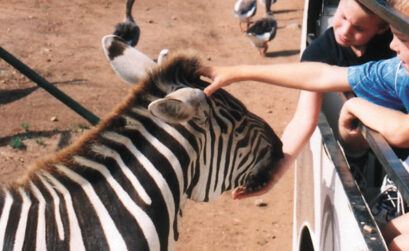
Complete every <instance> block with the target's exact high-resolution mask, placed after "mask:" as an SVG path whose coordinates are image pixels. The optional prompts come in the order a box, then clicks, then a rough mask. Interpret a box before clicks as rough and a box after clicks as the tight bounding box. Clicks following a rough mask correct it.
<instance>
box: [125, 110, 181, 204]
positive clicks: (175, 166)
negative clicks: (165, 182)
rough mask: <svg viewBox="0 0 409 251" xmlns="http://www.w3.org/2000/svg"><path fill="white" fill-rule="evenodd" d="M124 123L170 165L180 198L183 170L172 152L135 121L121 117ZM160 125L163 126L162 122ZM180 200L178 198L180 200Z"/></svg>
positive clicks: (127, 117)
mask: <svg viewBox="0 0 409 251" xmlns="http://www.w3.org/2000/svg"><path fill="white" fill-rule="evenodd" d="M123 117H124V118H125V119H126V121H127V126H126V127H128V128H134V129H136V128H137V129H138V130H139V132H140V133H141V134H142V135H143V136H144V137H145V138H146V140H147V141H149V142H150V143H151V144H152V145H153V146H154V147H155V148H156V150H158V151H159V152H160V153H162V155H163V156H165V158H166V159H167V160H168V161H169V163H170V164H171V166H172V168H173V171H174V172H175V173H176V177H177V179H178V182H179V191H180V192H179V193H180V197H181V196H182V192H183V170H182V167H181V165H180V162H179V159H178V158H177V157H176V156H175V155H174V154H173V152H172V151H171V150H170V149H169V148H168V147H167V146H166V145H165V144H163V143H162V142H160V141H159V140H158V139H157V138H156V137H155V136H153V135H152V134H150V133H149V132H148V131H147V130H146V129H145V127H144V126H143V125H142V124H141V123H140V122H139V121H137V120H135V119H133V118H131V117H129V116H123ZM162 124H164V123H163V122H162ZM180 199H181V198H179V200H180Z"/></svg>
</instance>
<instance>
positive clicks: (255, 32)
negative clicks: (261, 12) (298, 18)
mask: <svg viewBox="0 0 409 251" xmlns="http://www.w3.org/2000/svg"><path fill="white" fill-rule="evenodd" d="M276 33H277V21H276V20H275V19H274V16H273V15H268V14H266V16H265V17H263V18H261V19H259V20H257V21H256V22H255V23H254V24H252V25H251V26H250V27H249V28H248V30H247V31H246V35H247V37H248V38H250V41H251V43H252V44H253V46H254V47H256V48H257V49H258V50H259V53H260V55H261V56H265V54H266V52H267V50H268V42H269V41H271V40H273V39H274V37H275V35H276Z"/></svg>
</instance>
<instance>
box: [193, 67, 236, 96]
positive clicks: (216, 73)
mask: <svg viewBox="0 0 409 251" xmlns="http://www.w3.org/2000/svg"><path fill="white" fill-rule="evenodd" d="M198 73H199V74H200V75H202V76H204V77H208V78H210V79H211V80H212V81H213V82H212V83H211V84H210V85H209V86H208V87H206V88H205V89H204V90H203V92H204V93H205V94H206V96H210V95H212V94H213V92H215V91H216V90H217V89H219V88H221V87H223V86H226V85H229V84H231V83H232V82H234V81H236V80H235V76H236V75H237V73H236V70H235V67H214V66H208V67H203V68H201V69H200V70H199V72H198Z"/></svg>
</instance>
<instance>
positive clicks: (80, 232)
mask: <svg viewBox="0 0 409 251" xmlns="http://www.w3.org/2000/svg"><path fill="white" fill-rule="evenodd" d="M201 67H202V66H201V63H200V60H199V58H198V57H197V56H195V55H190V54H183V53H180V54H178V53H176V54H174V55H172V56H170V57H169V58H168V59H167V60H166V61H165V62H164V63H162V64H160V65H157V66H155V67H154V68H152V69H151V70H150V71H149V74H148V75H147V77H146V78H144V79H143V80H141V81H140V82H139V83H138V84H137V85H135V86H134V87H133V88H132V90H131V91H130V94H129V95H128V96H127V97H126V98H125V100H124V101H123V102H122V103H121V104H119V105H118V106H117V107H115V108H114V109H113V111H112V112H110V113H109V114H108V115H107V116H105V118H104V119H102V120H101V122H100V123H99V124H98V125H97V126H96V127H94V128H92V129H90V131H88V132H87V133H86V134H84V135H83V136H82V137H81V138H80V139H79V140H78V141H76V142H75V143H74V144H72V145H71V146H68V147H67V148H65V149H63V150H61V151H60V152H58V153H55V154H53V155H50V156H48V157H43V158H41V159H39V160H37V161H36V162H35V163H34V164H33V165H31V166H30V168H29V169H28V170H27V171H26V173H25V174H24V175H23V176H22V177H21V178H19V179H18V180H17V181H14V182H12V183H10V184H3V185H2V186H1V189H0V190H1V191H0V212H1V214H0V247H2V248H3V250H75V251H81V250H121V251H123V250H173V249H174V246H175V242H176V241H177V239H178V225H180V220H181V216H182V208H183V205H184V203H185V201H186V199H192V200H194V201H211V200H213V199H215V198H216V197H217V196H219V195H220V194H221V193H223V192H224V191H227V190H230V189H233V188H237V187H239V188H240V189H244V190H245V191H252V190H253V191H256V190H258V189H261V188H262V187H263V186H264V185H265V184H266V183H267V182H268V181H269V177H271V175H272V174H273V173H274V172H275V170H276V169H275V167H276V164H277V162H278V161H279V160H280V159H281V158H282V157H283V152H282V143H281V141H280V139H279V138H278V137H277V135H276V134H275V133H274V131H273V129H272V128H271V127H270V126H269V125H268V124H267V123H266V122H265V121H263V120H262V119H261V118H259V117H258V116H256V115H255V114H253V113H251V112H249V111H248V110H246V108H245V106H244V105H243V104H242V103H241V102H240V101H239V100H237V99H235V98H234V97H233V96H231V95H230V94H228V93H227V92H226V91H224V90H218V91H217V92H216V93H214V94H213V95H212V96H211V97H206V96H205V95H204V93H203V91H202V90H203V88H204V87H205V86H207V85H208V84H207V83H206V82H205V81H203V80H202V79H201V78H200V77H199V76H198V74H197V72H198V70H199V69H200V68H201Z"/></svg>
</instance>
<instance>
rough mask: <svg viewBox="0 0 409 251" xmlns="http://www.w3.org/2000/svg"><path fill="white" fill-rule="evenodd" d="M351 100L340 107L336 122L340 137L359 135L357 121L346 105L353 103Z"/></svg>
mask: <svg viewBox="0 0 409 251" xmlns="http://www.w3.org/2000/svg"><path fill="white" fill-rule="evenodd" d="M353 99H354V98H352V99H350V100H348V101H347V102H345V104H344V105H343V106H342V109H341V112H340V115H339V121H338V127H339V128H338V129H339V132H340V134H341V135H357V134H360V130H359V127H358V124H359V120H358V118H357V117H356V116H355V115H354V114H353V113H352V112H351V111H350V109H349V106H348V104H349V103H351V101H352V102H353Z"/></svg>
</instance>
